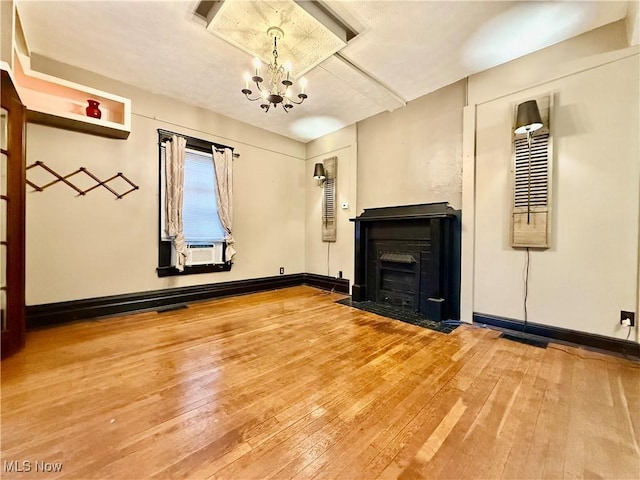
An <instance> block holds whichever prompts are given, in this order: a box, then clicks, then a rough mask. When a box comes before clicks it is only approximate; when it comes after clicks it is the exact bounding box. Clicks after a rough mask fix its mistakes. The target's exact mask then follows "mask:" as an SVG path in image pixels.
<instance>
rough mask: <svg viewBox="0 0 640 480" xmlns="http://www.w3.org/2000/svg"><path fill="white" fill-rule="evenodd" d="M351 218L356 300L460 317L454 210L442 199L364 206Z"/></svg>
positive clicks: (457, 224) (457, 226) (440, 317)
mask: <svg viewBox="0 0 640 480" xmlns="http://www.w3.org/2000/svg"><path fill="white" fill-rule="evenodd" d="M352 221H354V222H355V278H354V284H353V287H352V290H351V297H352V300H354V301H356V302H362V301H367V300H368V301H373V302H376V303H381V304H387V305H392V306H395V307H397V308H401V309H408V310H411V311H413V312H419V313H422V314H424V315H426V316H427V317H428V318H430V319H431V320H437V321H440V320H443V319H458V318H460V211H459V210H455V209H453V208H452V207H450V206H449V205H448V204H447V203H428V204H421V205H406V206H397V207H387V208H367V209H365V211H364V213H363V214H362V215H360V216H359V217H357V218H354V219H352Z"/></svg>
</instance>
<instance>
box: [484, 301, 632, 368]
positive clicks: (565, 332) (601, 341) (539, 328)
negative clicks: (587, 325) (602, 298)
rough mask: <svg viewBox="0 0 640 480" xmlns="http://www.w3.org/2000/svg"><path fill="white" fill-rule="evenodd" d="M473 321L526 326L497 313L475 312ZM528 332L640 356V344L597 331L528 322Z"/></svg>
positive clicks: (506, 326) (519, 328) (516, 327)
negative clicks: (582, 330) (590, 331)
mask: <svg viewBox="0 0 640 480" xmlns="http://www.w3.org/2000/svg"><path fill="white" fill-rule="evenodd" d="M473 323H484V324H486V325H492V326H494V327H499V328H504V329H507V330H513V331H516V332H522V328H523V326H524V324H523V322H522V321H520V320H514V319H512V318H505V317H498V316H496V315H488V314H484V313H476V312H474V313H473ZM526 333H527V334H530V335H536V336H538V337H545V338H548V339H551V340H559V341H561V342H568V343H573V344H577V345H584V346H586V347H592V348H597V349H600V350H606V351H609V352H616V353H621V354H623V355H632V356H634V357H640V344H638V343H635V342H630V341H629V340H621V339H618V338H611V337H605V336H603V335H596V334H595V333H585V332H578V331H577V330H569V329H566V328H560V327H552V326H549V325H541V324H539V323H531V322H527V328H526Z"/></svg>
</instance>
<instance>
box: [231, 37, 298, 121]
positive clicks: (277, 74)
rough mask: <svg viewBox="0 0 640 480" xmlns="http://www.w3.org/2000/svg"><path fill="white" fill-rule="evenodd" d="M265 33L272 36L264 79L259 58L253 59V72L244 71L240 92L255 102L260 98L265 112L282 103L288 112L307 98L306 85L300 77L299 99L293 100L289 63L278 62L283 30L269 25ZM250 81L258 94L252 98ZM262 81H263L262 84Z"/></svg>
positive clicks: (261, 106)
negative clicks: (270, 54) (270, 58)
mask: <svg viewBox="0 0 640 480" xmlns="http://www.w3.org/2000/svg"><path fill="white" fill-rule="evenodd" d="M267 35H269V37H270V38H273V62H272V63H270V64H269V65H267V69H266V70H267V71H266V77H267V78H266V80H265V79H264V78H262V77H261V76H260V67H261V63H260V60H259V59H257V58H256V59H254V61H253V66H254V69H255V74H254V75H253V76H251V75H250V74H249V73H245V76H244V88H243V89H242V93H244V95H245V96H246V97H247V99H248V100H250V101H252V102H255V101H257V100H262V104H261V105H260V108H262V109H263V110H264V111H265V113H266V112H268V111H269V108H271V106H273V107H277V106H278V104H282V108H283V110H284V111H285V112H289V110H291V109H292V108H293V105H294V104H295V105H300V104H301V103H302V102H304V100H305V98H307V94H306V93H305V92H304V91H305V88H306V86H307V82H306V80H305V79H304V78H301V79H300V93H298V95H297V97H298V99H299V101H295V100H293V99H292V98H291V97H292V92H291V87H293V81H292V80H291V78H290V77H291V64H289V63H287V64H285V65H280V64H279V63H278V40H279V39H282V38H283V37H284V32H283V31H282V30H281V29H280V28H278V27H271V28H269V30H267ZM250 81H252V82H253V83H255V84H256V88H257V89H258V96H257V97H255V98H252V97H251V95H253V91H252V90H251V89H250V88H249V82H250ZM263 82H265V83H264V84H263Z"/></svg>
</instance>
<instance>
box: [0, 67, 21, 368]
mask: <svg viewBox="0 0 640 480" xmlns="http://www.w3.org/2000/svg"><path fill="white" fill-rule="evenodd" d="M1 72H2V78H1V79H0V80H1V83H0V86H1V90H2V102H1V103H2V109H1V110H0V147H1V157H2V159H1V165H0V183H1V185H0V195H1V196H0V198H1V200H0V227H1V228H0V237H1V238H0V287H1V290H0V311H1V313H0V315H1V317H2V318H1V323H2V358H5V357H8V356H9V355H11V354H13V353H15V352H17V351H18V350H20V348H22V347H23V346H24V339H25V175H26V170H25V151H26V150H25V145H26V138H25V137H26V135H25V122H26V109H25V106H24V105H23V104H22V102H21V101H20V97H19V96H18V92H17V91H16V88H15V86H14V84H13V81H12V79H11V76H10V75H9V74H8V72H7V71H5V70H1Z"/></svg>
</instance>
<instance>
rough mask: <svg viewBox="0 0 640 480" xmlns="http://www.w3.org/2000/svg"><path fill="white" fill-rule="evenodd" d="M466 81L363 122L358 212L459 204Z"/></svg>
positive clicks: (360, 145) (360, 131)
mask: <svg viewBox="0 0 640 480" xmlns="http://www.w3.org/2000/svg"><path fill="white" fill-rule="evenodd" d="M465 86H466V85H465V81H459V82H456V83H454V84H452V85H449V86H447V87H444V88H441V89H440V90H437V91H435V92H432V93H430V94H428V95H425V96H423V97H420V98H418V99H416V100H413V101H412V102H409V103H407V105H406V106H405V107H402V108H399V109H397V110H394V111H393V112H383V113H380V114H378V115H375V116H373V117H371V118H368V119H366V120H363V121H361V122H358V202H357V210H358V214H360V213H362V210H363V209H365V208H372V207H391V206H396V205H411V204H417V203H429V202H449V203H451V204H452V205H453V206H454V207H456V208H460V205H461V193H462V108H463V107H464V105H465Z"/></svg>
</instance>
